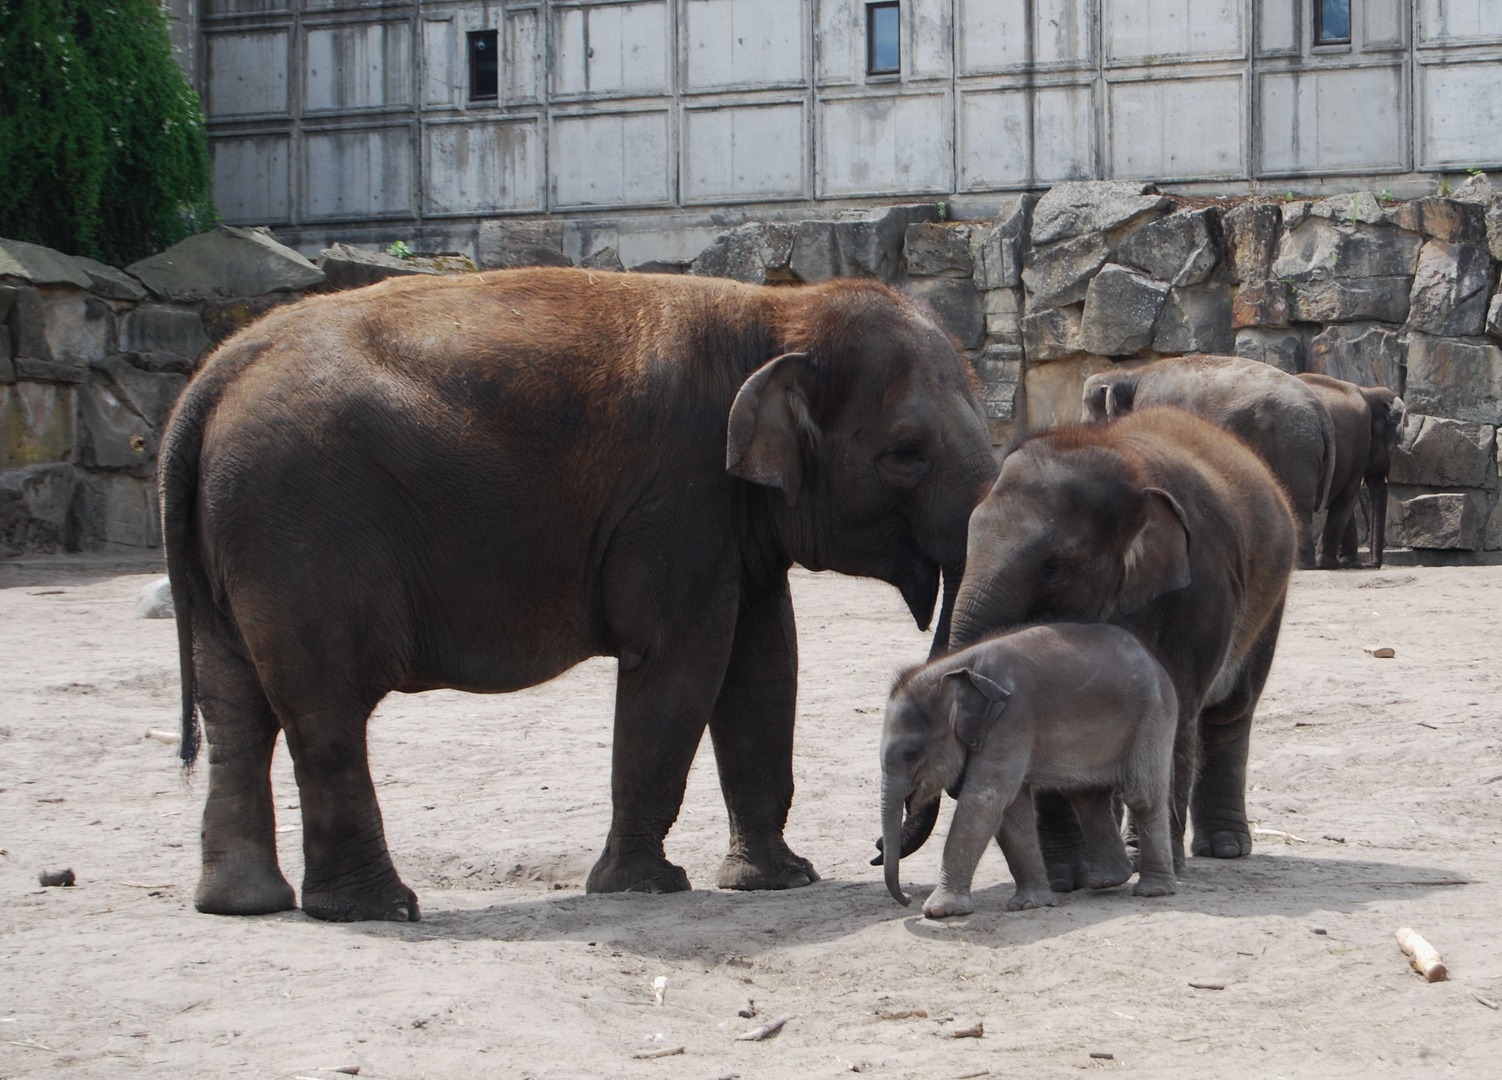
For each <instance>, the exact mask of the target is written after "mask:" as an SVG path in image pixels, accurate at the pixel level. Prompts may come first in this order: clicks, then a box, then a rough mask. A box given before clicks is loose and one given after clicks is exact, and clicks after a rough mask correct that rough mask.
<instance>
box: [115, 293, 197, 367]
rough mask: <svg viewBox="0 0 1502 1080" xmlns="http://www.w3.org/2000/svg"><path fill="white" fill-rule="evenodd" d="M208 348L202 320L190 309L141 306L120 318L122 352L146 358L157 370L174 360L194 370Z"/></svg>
mask: <svg viewBox="0 0 1502 1080" xmlns="http://www.w3.org/2000/svg"><path fill="white" fill-rule="evenodd" d="M209 345H210V342H209V337H208V335H207V334H205V333H204V330H203V319H202V317H201V316H200V315H199V314H198V313H197V312H195V311H193V310H192V309H190V308H183V307H178V306H176V305H172V304H142V305H141V306H140V307H138V308H136V309H135V310H133V311H129V312H126V313H125V315H124V316H123V317H122V318H121V319H120V351H121V352H126V353H136V354H138V355H140V356H144V357H147V358H148V362H149V363H154V365H155V366H157V367H163V366H166V365H167V364H169V363H170V360H169V359H168V358H175V359H176V360H177V361H178V362H179V366H180V367H181V370H187V371H191V370H192V369H193V366H194V365H195V364H197V362H198V360H199V358H200V357H201V356H203V354H204V353H206V352H207V351H208V350H209ZM151 358H155V359H154V361H153V360H152V359H151Z"/></svg>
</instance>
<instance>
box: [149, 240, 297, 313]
mask: <svg viewBox="0 0 1502 1080" xmlns="http://www.w3.org/2000/svg"><path fill="white" fill-rule="evenodd" d="M126 269H127V270H128V271H129V272H130V273H131V274H133V275H135V276H136V277H137V278H139V279H140V280H141V282H142V283H143V284H144V285H145V286H146V288H148V289H149V290H151V293H152V295H153V296H156V297H157V298H159V299H162V300H177V301H194V300H211V299H225V298H228V297H236V296H264V295H265V294H267V293H274V292H284V291H291V292H296V291H299V290H302V289H310V288H312V287H314V286H315V285H321V284H323V282H324V280H325V279H324V274H323V271H322V270H320V269H318V267H316V266H314V265H313V264H312V263H311V262H309V261H308V260H307V259H305V258H303V256H302V255H301V254H299V253H298V252H296V251H294V250H292V249H291V248H289V247H287V246H286V245H285V244H279V243H277V242H276V240H275V239H273V238H272V236H271V235H270V234H269V233H267V232H265V231H263V230H260V229H239V228H236V227H235V226H233V225H216V226H215V227H214V228H213V229H211V230H209V231H208V232H206V233H199V234H198V235H197V236H190V237H188V238H187V239H186V240H184V241H182V242H181V243H179V244H174V245H172V246H171V247H170V248H168V249H167V250H166V251H163V252H161V253H160V254H157V255H152V256H151V257H150V258H146V259H142V260H141V261H140V262H136V263H132V264H131V265H130V266H128V267H126Z"/></svg>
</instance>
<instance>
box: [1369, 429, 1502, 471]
mask: <svg viewBox="0 0 1502 1080" xmlns="http://www.w3.org/2000/svg"><path fill="white" fill-rule="evenodd" d="M1388 479H1389V480H1391V481H1392V482H1393V483H1394V484H1423V485H1425V486H1428V487H1443V488H1454V487H1462V488H1493V487H1496V486H1497V429H1496V428H1495V427H1494V426H1492V425H1491V424H1474V423H1470V422H1468V421H1465V420H1449V419H1446V418H1444V417H1439V416H1421V415H1414V414H1410V415H1409V417H1408V426H1407V428H1405V429H1404V432H1403V440H1402V442H1400V443H1399V444H1398V446H1396V447H1395V448H1394V449H1393V456H1392V467H1391V469H1390V471H1389V473H1388Z"/></svg>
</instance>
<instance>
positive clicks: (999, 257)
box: [975, 195, 1036, 290]
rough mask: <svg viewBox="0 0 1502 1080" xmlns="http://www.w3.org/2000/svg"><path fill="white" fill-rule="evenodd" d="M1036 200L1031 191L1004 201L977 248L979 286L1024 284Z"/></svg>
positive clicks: (1003, 287) (978, 287) (992, 286)
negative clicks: (1023, 264) (1023, 260)
mask: <svg viewBox="0 0 1502 1080" xmlns="http://www.w3.org/2000/svg"><path fill="white" fill-rule="evenodd" d="M1035 201H1036V200H1035V199H1034V197H1033V196H1031V195H1018V196H1016V197H1014V198H1013V199H1012V200H1011V201H1010V202H1006V203H1003V204H1002V206H1001V211H1000V212H999V213H998V214H997V215H996V220H995V222H994V223H993V224H992V225H991V228H990V229H988V230H987V231H986V234H985V236H983V237H982V238H981V241H980V245H979V247H978V249H977V252H976V256H975V287H976V288H977V289H987V290H990V289H1013V288H1016V287H1017V286H1018V285H1021V284H1022V256H1023V252H1024V250H1025V249H1026V248H1027V246H1028V223H1029V220H1030V218H1031V216H1032V210H1033V203H1034V202H1035Z"/></svg>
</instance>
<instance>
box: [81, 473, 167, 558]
mask: <svg viewBox="0 0 1502 1080" xmlns="http://www.w3.org/2000/svg"><path fill="white" fill-rule="evenodd" d="M80 488H81V492H80V494H81V500H80V510H81V526H82V531H83V533H84V535H85V536H86V537H88V541H87V544H88V547H89V548H90V550H94V551H110V550H115V549H118V548H154V547H161V546H162V530H161V514H160V513H159V512H158V509H157V492H156V481H155V480H153V479H148V478H145V477H137V476H130V475H126V474H124V473H88V474H85V475H83V476H82V477H81V480H80Z"/></svg>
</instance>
